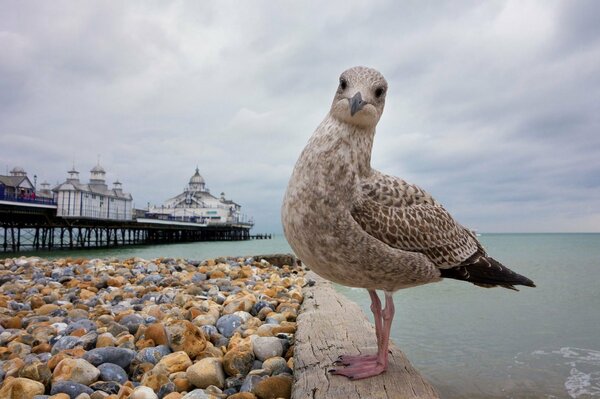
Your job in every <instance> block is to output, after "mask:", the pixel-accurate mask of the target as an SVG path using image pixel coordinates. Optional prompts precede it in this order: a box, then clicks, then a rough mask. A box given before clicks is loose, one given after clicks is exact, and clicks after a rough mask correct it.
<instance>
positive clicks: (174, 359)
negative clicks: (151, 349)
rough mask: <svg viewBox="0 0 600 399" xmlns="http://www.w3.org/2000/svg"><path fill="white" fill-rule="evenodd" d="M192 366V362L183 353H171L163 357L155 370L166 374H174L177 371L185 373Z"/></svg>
mask: <svg viewBox="0 0 600 399" xmlns="http://www.w3.org/2000/svg"><path fill="white" fill-rule="evenodd" d="M191 365H192V360H191V359H190V357H189V356H188V354H187V353H185V352H184V351H179V352H175V353H171V354H169V355H166V356H164V357H163V358H162V359H160V361H159V362H158V364H157V365H156V366H155V369H157V370H161V371H164V372H166V373H167V374H172V373H176V372H179V371H185V370H187V369H188V367H190V366H191Z"/></svg>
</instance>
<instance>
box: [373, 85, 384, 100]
mask: <svg viewBox="0 0 600 399" xmlns="http://www.w3.org/2000/svg"><path fill="white" fill-rule="evenodd" d="M383 93H385V89H384V88H383V87H378V88H377V89H375V97H377V98H379V97H381V96H383Z"/></svg>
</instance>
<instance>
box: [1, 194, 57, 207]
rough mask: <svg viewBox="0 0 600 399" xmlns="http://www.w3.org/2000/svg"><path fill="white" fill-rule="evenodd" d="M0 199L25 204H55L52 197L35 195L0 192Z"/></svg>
mask: <svg viewBox="0 0 600 399" xmlns="http://www.w3.org/2000/svg"><path fill="white" fill-rule="evenodd" d="M0 201H10V202H22V203H26V204H43V205H56V201H54V199H52V198H44V197H37V196H35V195H14V194H8V193H0Z"/></svg>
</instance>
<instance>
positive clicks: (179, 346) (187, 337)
mask: <svg viewBox="0 0 600 399" xmlns="http://www.w3.org/2000/svg"><path fill="white" fill-rule="evenodd" d="M166 330H167V337H168V339H169V347H170V348H171V349H172V350H173V352H178V351H184V352H186V353H187V354H188V356H189V357H190V358H192V359H193V358H195V357H196V356H198V355H199V354H200V353H201V352H202V351H204V349H205V348H206V338H205V337H204V334H203V333H202V331H201V330H200V328H198V327H196V326H195V325H193V324H192V323H191V322H189V321H188V320H177V321H175V322H173V323H171V324H169V325H167V326H166Z"/></svg>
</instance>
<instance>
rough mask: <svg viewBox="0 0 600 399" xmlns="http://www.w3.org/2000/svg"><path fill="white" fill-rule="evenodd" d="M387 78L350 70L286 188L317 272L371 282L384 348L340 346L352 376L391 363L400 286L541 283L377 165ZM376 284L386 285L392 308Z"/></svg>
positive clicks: (288, 210)
mask: <svg viewBox="0 0 600 399" xmlns="http://www.w3.org/2000/svg"><path fill="white" fill-rule="evenodd" d="M386 92H387V82H386V80H385V79H384V77H383V76H382V75H381V74H380V73H379V72H377V71H376V70H374V69H371V68H366V67H354V68H351V69H348V70H347V71H345V72H344V73H342V75H341V76H340V81H339V86H338V88H337V91H336V93H335V97H334V99H333V104H332V105H331V110H330V111H329V113H328V114H327V116H326V117H325V119H324V120H323V122H321V124H320V125H319V126H318V127H317V130H316V131H315V133H314V134H313V136H312V137H311V139H310V140H309V142H308V144H307V146H306V148H304V151H302V154H301V155H300V158H299V159H298V162H297V163H296V166H295V168H294V171H293V173H292V176H291V178H290V182H289V184H288V188H287V191H286V194H285V198H284V201H283V208H282V221H283V228H284V233H285V236H286V238H287V240H288V242H289V243H290V245H291V247H292V248H293V250H294V252H295V253H296V255H298V257H299V258H300V259H301V260H302V261H303V262H304V263H305V264H306V265H308V266H309V267H310V268H311V269H312V270H313V271H315V272H316V273H317V274H319V275H321V276H322V277H325V278H327V279H329V280H331V281H334V282H336V283H339V284H343V285H347V286H352V287H362V288H366V289H367V290H368V292H369V295H370V297H371V310H372V311H373V314H374V316H375V329H376V335H377V347H378V350H377V354H376V355H368V356H345V355H343V356H340V358H339V359H338V362H337V363H339V364H341V365H343V366H345V367H341V368H337V369H332V370H330V371H331V372H332V373H333V374H339V375H344V376H346V377H348V378H351V379H359V378H366V377H371V376H374V375H377V374H380V373H382V372H384V371H385V370H386V368H387V365H388V343H389V336H390V327H391V323H392V319H393V316H394V302H393V298H392V295H393V293H394V292H395V291H397V290H399V289H402V288H408V287H414V286H418V285H421V284H427V283H432V282H436V281H440V280H441V279H442V278H444V277H448V278H453V279H458V280H464V281H468V282H471V283H473V284H476V285H479V286H483V287H495V286H501V287H506V288H511V289H514V286H515V285H526V286H530V287H534V286H535V285H534V284H533V282H532V281H531V280H529V279H528V278H526V277H524V276H521V275H519V274H517V273H515V272H513V271H511V270H510V269H508V268H507V267H505V266H503V265H502V264H500V263H499V262H498V261H496V260H494V259H492V258H490V257H489V256H488V255H487V253H486V252H485V249H484V248H483V247H482V246H481V244H480V243H479V242H478V241H477V238H476V237H475V235H474V234H473V233H472V232H471V231H470V230H469V229H467V228H465V227H463V226H461V225H460V224H459V223H458V222H456V221H455V220H454V219H453V218H452V216H450V214H449V213H448V212H447V211H446V210H445V209H444V208H443V207H442V206H441V205H440V203H439V202H437V201H436V200H435V199H434V198H433V197H432V196H431V195H429V194H428V193H427V192H425V191H424V190H423V189H422V188H420V187H418V186H416V185H414V184H410V183H407V182H406V181H404V180H402V179H400V178H397V177H394V176H388V175H385V174H383V173H381V172H378V171H377V170H374V169H372V168H371V149H372V146H373V138H374V136H375V126H376V125H377V122H378V121H379V118H380V117H381V114H382V112H383V107H384V104H385V96H386ZM376 290H383V291H384V296H385V308H382V305H381V301H380V299H379V296H378V294H377V292H376Z"/></svg>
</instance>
